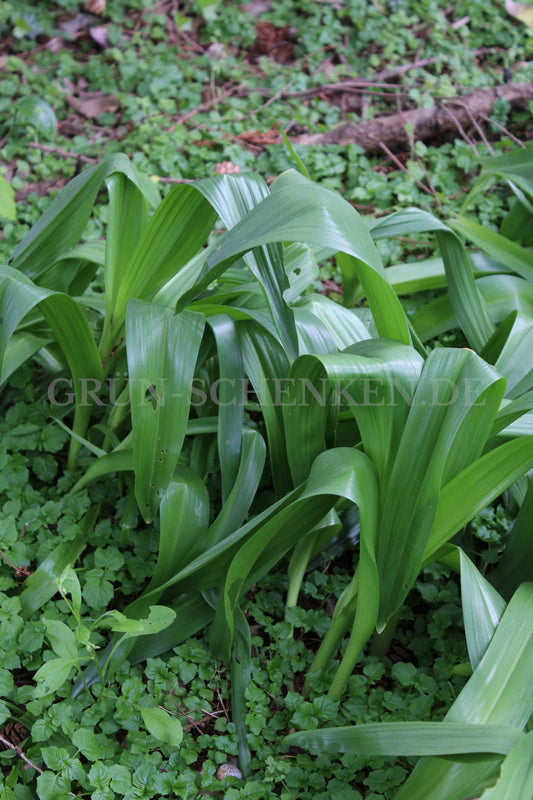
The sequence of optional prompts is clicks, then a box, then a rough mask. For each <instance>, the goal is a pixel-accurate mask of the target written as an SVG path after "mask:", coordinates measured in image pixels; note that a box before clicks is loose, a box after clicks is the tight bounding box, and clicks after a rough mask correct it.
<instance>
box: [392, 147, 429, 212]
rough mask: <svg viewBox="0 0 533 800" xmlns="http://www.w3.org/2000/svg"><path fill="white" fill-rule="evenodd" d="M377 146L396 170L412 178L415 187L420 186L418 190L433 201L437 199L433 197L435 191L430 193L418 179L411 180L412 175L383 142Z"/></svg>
mask: <svg viewBox="0 0 533 800" xmlns="http://www.w3.org/2000/svg"><path fill="white" fill-rule="evenodd" d="M379 146H380V147H381V149H382V150H383V152H385V153H386V154H387V155H388V157H389V158H390V159H391V160H392V161H393V162H394V163H395V164H396V166H397V167H398V169H401V171H402V172H405V173H406V175H409V177H410V178H412V179H413V180H414V182H415V183H416V185H417V186H420V188H421V189H422V190H423V191H424V192H426V193H427V194H429V195H431V197H433V199H434V200H436V199H437V197H436V196H435V194H434V191H435V190H433V192H432V191H431V189H428V187H427V186H425V185H424V184H423V183H422V181H419V180H418V178H413V176H412V175H411V174H410V173H409V170H408V169H407V167H406V166H405V165H404V164H402V162H401V161H400V159H399V158H397V157H396V156H395V155H394V153H393V152H392V151H391V150H389V148H388V147H387V145H386V144H384V143H383V142H380V143H379Z"/></svg>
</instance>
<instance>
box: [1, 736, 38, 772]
mask: <svg viewBox="0 0 533 800" xmlns="http://www.w3.org/2000/svg"><path fill="white" fill-rule="evenodd" d="M0 743H1V744H3V745H4V747H9V749H10V750H14V751H15V753H16V754H17V755H18V756H20V758H21V759H22V760H23V761H25V762H26V764H27V765H28V766H29V767H31V768H32V769H34V770H36V772H38V773H39V774H40V775H42V774H43V770H42V769H41V768H40V767H39V766H37V764H34V763H33V761H30V759H29V758H28V756H27V755H26V754H25V753H24V752H23V751H22V750H21V748H20V747H19V746H18V745H16V744H13V742H10V741H9V740H8V739H4V737H3V736H2V734H0Z"/></svg>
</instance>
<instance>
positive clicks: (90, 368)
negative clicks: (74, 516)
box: [0, 267, 102, 469]
mask: <svg viewBox="0 0 533 800" xmlns="http://www.w3.org/2000/svg"><path fill="white" fill-rule="evenodd" d="M35 307H38V308H39V310H40V311H41V313H42V314H43V316H44V317H45V319H46V321H47V322H48V324H49V325H50V327H51V329H52V331H53V334H54V336H55V338H56V340H57V343H58V344H59V346H60V348H61V349H62V351H63V353H64V354H65V360H66V361H67V364H68V366H69V369H70V373H71V375H72V389H73V391H74V393H75V402H76V406H75V417H74V426H73V427H74V432H75V433H78V434H80V435H83V434H84V433H85V428H86V426H87V423H88V420H89V417H90V411H91V400H90V391H91V390H95V389H96V390H98V388H99V387H100V385H101V384H100V381H101V379H102V364H101V362H100V357H99V355H98V350H97V348H96V343H95V341H94V338H93V335H92V332H91V329H90V327H89V323H88V322H87V319H86V317H85V315H84V314H83V311H82V310H81V308H80V306H79V305H78V304H77V303H76V301H75V300H73V298H72V297H69V296H68V295H66V294H61V293H59V292H54V291H51V290H49V289H43V288H41V287H39V286H36V285H35V284H34V283H33V282H32V281H31V280H30V279H29V278H27V277H26V276H25V275H24V274H22V273H21V272H19V271H18V270H15V269H11V268H9V267H0V319H1V320H2V324H1V325H0V365H2V364H3V359H4V354H5V352H6V348H7V345H8V342H9V340H10V338H11V336H12V335H13V333H14V332H15V329H16V328H17V326H18V325H19V323H20V322H21V321H22V320H23V319H24V317H25V316H26V314H28V313H29V312H30V311H31V310H32V309H34V308H35ZM78 450H79V445H78V443H77V442H76V441H75V440H73V441H72V444H71V449H70V454H69V468H71V469H72V468H73V467H74V458H75V455H76V452H77V451H78Z"/></svg>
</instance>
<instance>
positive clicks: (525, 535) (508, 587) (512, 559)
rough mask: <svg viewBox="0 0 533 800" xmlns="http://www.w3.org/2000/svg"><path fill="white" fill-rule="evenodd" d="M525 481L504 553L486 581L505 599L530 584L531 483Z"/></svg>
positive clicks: (532, 561) (532, 548)
mask: <svg viewBox="0 0 533 800" xmlns="http://www.w3.org/2000/svg"><path fill="white" fill-rule="evenodd" d="M526 480H527V491H526V496H525V497H524V500H523V502H522V505H521V506H520V510H519V512H518V515H517V517H516V519H515V521H514V522H513V526H512V528H511V530H510V532H509V538H508V539H507V542H506V543H505V550H504V551H503V556H502V558H501V559H500V561H499V563H498V565H497V566H496V569H495V570H494V571H493V572H491V574H490V576H489V577H490V580H491V583H493V584H494V586H495V587H496V589H497V590H498V591H499V592H501V593H502V594H503V596H504V597H506V598H509V597H510V596H511V595H512V594H513V592H515V591H516V589H518V587H519V586H520V584H521V583H523V582H525V581H533V536H532V532H531V520H532V519H533V480H532V479H531V477H530V476H528V477H527V478H526Z"/></svg>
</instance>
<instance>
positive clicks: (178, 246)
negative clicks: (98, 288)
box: [100, 184, 216, 358]
mask: <svg viewBox="0 0 533 800" xmlns="http://www.w3.org/2000/svg"><path fill="white" fill-rule="evenodd" d="M136 208H137V212H136V213H137V214H138V215H140V216H141V217H142V212H141V211H140V210H139V209H138V204H137V206H136ZM215 220H216V212H215V211H214V210H213V209H212V208H211V206H210V204H209V203H208V202H207V201H206V200H205V199H204V198H203V197H202V195H200V194H199V193H198V192H197V191H196V189H194V188H193V186H192V185H189V184H183V185H180V186H174V187H173V188H172V189H171V190H170V192H169V193H168V194H167V195H166V197H165V199H164V200H163V201H162V202H161V203H160V205H159V206H158V208H157V210H156V211H155V213H154V215H153V216H152V218H151V219H150V222H149V223H148V225H147V226H146V228H145V229H144V232H143V234H142V236H141V237H140V239H139V241H138V244H137V246H136V248H135V250H134V252H133V254H132V255H131V258H130V259H129V261H128V262H126V263H122V262H120V263H121V267H120V269H118V267H117V266H116V265H115V270H114V271H115V272H116V273H117V279H116V282H115V281H114V283H113V285H114V288H115V294H114V302H113V305H110V306H108V308H107V310H106V319H105V326H104V330H103V332H102V339H101V342H100V352H101V353H102V355H103V356H104V357H106V358H107V357H108V356H109V354H110V353H111V351H112V349H113V347H115V345H116V344H117V343H118V341H119V340H120V337H121V335H122V330H123V326H124V320H125V316H126V305H127V303H128V300H129V299H130V298H139V299H146V298H148V297H149V296H150V295H151V294H152V293H154V292H155V291H156V290H157V289H159V288H161V287H162V286H164V285H165V284H166V283H167V282H168V281H169V280H170V278H172V277H173V276H175V275H176V274H177V273H179V271H180V270H181V269H182V267H184V266H185V265H186V264H187V263H188V262H189V261H190V259H191V258H192V257H193V256H194V255H195V254H196V253H197V252H198V250H200V248H201V247H202V246H203V244H204V243H205V241H206V239H207V237H208V235H209V233H210V231H211V228H212V227H213V224H214V222H215ZM115 251H116V248H115V249H114V250H113V253H115ZM119 252H120V251H119ZM126 268H127V271H126Z"/></svg>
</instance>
